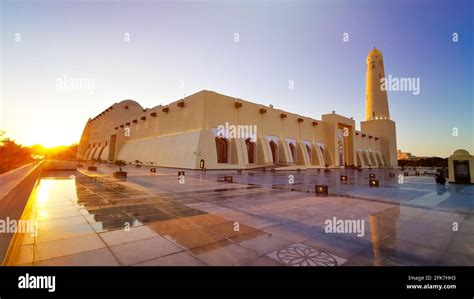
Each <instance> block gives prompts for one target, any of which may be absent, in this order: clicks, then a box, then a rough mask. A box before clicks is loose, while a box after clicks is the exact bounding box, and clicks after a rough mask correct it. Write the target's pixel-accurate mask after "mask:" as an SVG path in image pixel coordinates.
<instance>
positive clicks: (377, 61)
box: [365, 47, 390, 120]
mask: <svg viewBox="0 0 474 299" xmlns="http://www.w3.org/2000/svg"><path fill="white" fill-rule="evenodd" d="M382 78H385V71H384V67H383V57H382V52H380V50H378V49H376V48H375V47H374V48H373V49H372V51H370V52H369V55H368V56H367V68H366V81H365V120H378V119H390V113H389V112H388V101H387V91H386V90H382V88H381V85H382V84H381V82H380V80H381V79H382Z"/></svg>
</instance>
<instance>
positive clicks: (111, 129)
mask: <svg viewBox="0 0 474 299" xmlns="http://www.w3.org/2000/svg"><path fill="white" fill-rule="evenodd" d="M366 64H367V65H366V80H367V84H366V95H367V96H366V120H365V121H363V122H361V130H360V131H358V130H356V127H355V125H356V123H355V121H354V120H353V119H352V118H349V117H344V116H342V115H338V114H336V113H335V112H334V111H333V112H332V113H329V114H324V115H323V116H322V119H321V120H318V119H313V118H310V117H304V116H301V115H297V114H294V113H290V112H286V111H282V110H279V109H275V108H273V107H272V106H263V105H260V104H256V103H252V102H249V101H245V100H242V99H237V98H234V97H229V96H225V95H222V94H218V93H216V92H212V91H207V90H203V91H200V92H198V93H195V94H193V95H190V96H188V97H186V98H184V99H180V100H178V101H176V102H173V103H171V104H169V105H167V106H156V107H153V108H150V109H146V108H143V107H142V106H141V105H140V104H138V103H137V102H135V101H132V100H125V101H122V102H120V103H116V104H113V105H112V106H110V107H109V108H107V109H106V110H105V111H103V112H101V113H100V114H99V115H97V116H96V117H94V118H92V119H89V120H88V121H87V123H86V126H85V128H84V131H83V133H82V136H81V140H80V143H79V148H78V154H77V156H78V158H79V159H84V160H91V159H101V160H109V161H113V160H125V161H126V162H131V163H134V162H135V161H136V160H139V161H141V162H142V163H143V164H145V165H156V166H165V167H176V168H187V169H199V168H200V167H201V166H203V165H202V164H204V168H206V169H245V168H247V169H250V168H255V167H263V166H265V167H268V166H270V167H287V168H288V169H291V168H294V169H296V168H301V169H306V168H321V167H326V166H330V167H345V166H359V167H394V166H397V165H398V161H397V153H396V148H397V147H396V135H395V122H394V121H392V120H390V115H389V110H388V101H387V93H386V91H384V90H382V89H381V82H380V78H381V77H384V76H385V74H384V69H383V58H382V53H381V52H380V51H379V50H377V49H375V48H374V49H373V50H371V51H370V53H369V55H368V57H367V61H366Z"/></svg>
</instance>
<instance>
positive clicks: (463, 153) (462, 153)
mask: <svg viewBox="0 0 474 299" xmlns="http://www.w3.org/2000/svg"><path fill="white" fill-rule="evenodd" d="M453 156H469V152H468V151H466V150H465V149H458V150H456V151H454V154H453Z"/></svg>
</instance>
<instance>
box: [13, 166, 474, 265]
mask: <svg viewBox="0 0 474 299" xmlns="http://www.w3.org/2000/svg"><path fill="white" fill-rule="evenodd" d="M112 170H115V169H114V168H111V167H108V166H104V165H101V166H100V168H99V171H98V172H97V173H88V172H86V171H82V172H65V171H52V172H47V173H45V174H44V175H43V176H42V178H41V179H40V181H39V183H38V184H37V186H36V188H35V189H34V190H33V193H32V195H31V197H30V199H29V201H28V203H27V206H26V208H25V211H24V213H23V216H22V219H24V220H36V221H37V222H38V224H39V226H38V227H39V230H38V232H37V234H36V235H35V236H31V235H29V234H17V235H16V237H15V241H14V244H13V247H12V251H11V253H10V255H9V258H8V262H7V264H8V265H142V266H151V265H166V266H172V265H193V266H194V265H196V266H199V265H251V266H282V265H287V266H341V265H342V266H359V265H362V266H364V265H376V266H380V265H402V266H404V265H474V217H473V213H472V211H473V209H472V204H473V187H472V186H460V185H459V186H458V185H449V186H446V187H439V186H436V185H435V184H434V180H433V178H431V177H423V176H420V177H406V178H404V182H403V184H399V183H398V177H397V176H398V173H397V176H396V177H395V178H391V177H389V176H388V171H387V170H370V171H369V170H364V171H362V172H358V171H353V170H331V172H329V173H324V172H323V171H322V170H321V171H317V170H311V171H302V172H299V173H296V172H288V173H286V172H285V173H281V172H275V173H271V172H268V171H267V172H262V171H252V172H246V171H244V173H243V174H237V172H236V171H213V172H211V171H208V172H207V173H205V174H202V173H200V172H197V171H187V170H186V176H185V182H184V184H180V183H179V181H178V177H177V171H178V170H176V169H158V170H157V173H150V172H149V169H148V168H146V167H142V168H139V169H138V168H137V169H135V168H134V167H128V169H127V171H129V178H128V179H127V180H126V181H119V180H115V179H112V178H111V177H110V172H111V171H112ZM343 172H344V173H346V174H347V175H348V176H349V182H348V183H340V182H339V175H340V174H342V173H343ZM369 173H375V175H376V177H377V178H379V179H380V187H379V188H371V187H368V176H369ZM224 175H232V176H233V178H234V183H224V182H223V181H222V179H223V176H224ZM288 175H294V180H295V182H294V184H289V183H288ZM315 183H323V184H327V185H328V186H329V193H330V195H329V196H315V194H314V184H315ZM438 188H445V189H446V190H445V191H444V193H442V194H439V191H438ZM447 193H449V196H448V195H443V194H447ZM333 220H341V221H346V222H345V224H346V226H345V227H344V229H343V230H342V231H335V232H328V231H327V227H328V222H331V221H333ZM352 221H353V222H352ZM351 223H353V224H355V223H363V226H362V228H363V230H362V231H359V232H358V233H355V231H350V226H347V225H350V224H351ZM348 229H349V230H348Z"/></svg>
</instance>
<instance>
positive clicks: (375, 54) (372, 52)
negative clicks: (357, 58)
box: [367, 47, 383, 59]
mask: <svg viewBox="0 0 474 299" xmlns="http://www.w3.org/2000/svg"><path fill="white" fill-rule="evenodd" d="M370 58H372V59H377V58H383V56H382V52H380V50H379V49H377V48H376V47H374V48H373V49H372V50H370V52H369V55H367V59H370Z"/></svg>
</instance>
